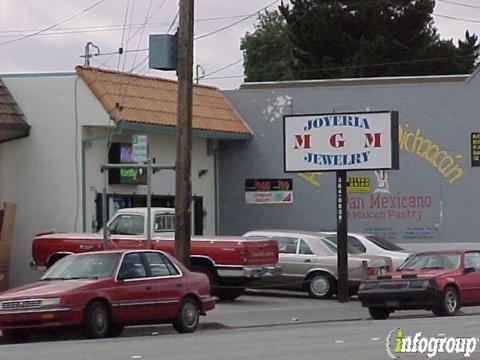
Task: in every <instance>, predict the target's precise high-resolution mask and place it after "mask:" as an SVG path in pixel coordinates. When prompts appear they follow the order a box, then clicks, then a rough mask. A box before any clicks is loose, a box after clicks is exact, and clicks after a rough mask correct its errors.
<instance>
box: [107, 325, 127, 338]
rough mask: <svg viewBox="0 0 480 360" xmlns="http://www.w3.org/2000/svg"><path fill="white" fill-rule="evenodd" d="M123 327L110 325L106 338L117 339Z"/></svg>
mask: <svg viewBox="0 0 480 360" xmlns="http://www.w3.org/2000/svg"><path fill="white" fill-rule="evenodd" d="M123 328H124V326H123V325H118V324H112V325H110V329H108V337H112V338H113V337H118V336H120V335H121V334H122V332H123Z"/></svg>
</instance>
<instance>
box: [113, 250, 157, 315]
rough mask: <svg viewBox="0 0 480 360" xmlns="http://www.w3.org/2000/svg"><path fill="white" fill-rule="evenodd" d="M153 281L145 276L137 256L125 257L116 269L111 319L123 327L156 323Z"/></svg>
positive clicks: (155, 282) (143, 265)
mask: <svg viewBox="0 0 480 360" xmlns="http://www.w3.org/2000/svg"><path fill="white" fill-rule="evenodd" d="M156 284H157V281H156V280H155V279H154V278H151V277H149V276H148V273H147V267H146V264H145V261H144V259H143V257H142V256H141V253H140V252H131V253H126V254H125V255H124V256H123V259H122V262H121V264H120V266H119V269H118V272H117V275H116V279H115V285H116V286H115V288H114V289H113V290H112V294H111V301H112V315H113V318H114V320H115V321H117V322H120V323H123V324H142V323H148V322H152V321H154V320H156V319H157V318H158V316H159V314H158V313H157V312H156V310H157V306H158V296H157V295H156V293H155V286H156Z"/></svg>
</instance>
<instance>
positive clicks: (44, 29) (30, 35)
mask: <svg viewBox="0 0 480 360" xmlns="http://www.w3.org/2000/svg"><path fill="white" fill-rule="evenodd" d="M105 1H106V0H100V1H97V2H96V3H94V4H92V5H90V6H89V7H87V8H85V9H83V10H81V11H80V12H78V13H76V14H74V15H72V16H69V17H68V18H66V19H64V20H62V21H60V22H58V23H56V24H53V25H50V26H47V27H46V28H43V29H40V30H38V31H35V32H33V33H30V34H27V35H24V36H20V37H18V38H15V39H12V40H7V41H4V42H1V43H0V45H6V44H11V43H14V42H17V41H21V40H25V39H28V38H31V37H33V36H36V35H39V34H41V33H43V32H45V31H48V30H51V29H53V28H56V27H57V26H60V25H62V24H65V23H66V22H68V21H70V20H73V19H75V18H77V17H79V16H80V15H82V14H85V13H86V12H88V11H90V10H91V9H93V8H95V7H97V6H98V5H100V4H102V3H104V2H105Z"/></svg>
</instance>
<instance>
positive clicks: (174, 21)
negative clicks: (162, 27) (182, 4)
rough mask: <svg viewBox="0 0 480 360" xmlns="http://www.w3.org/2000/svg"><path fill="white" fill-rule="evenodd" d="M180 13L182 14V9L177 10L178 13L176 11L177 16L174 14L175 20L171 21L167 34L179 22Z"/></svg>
mask: <svg viewBox="0 0 480 360" xmlns="http://www.w3.org/2000/svg"><path fill="white" fill-rule="evenodd" d="M178 15H180V9H178V10H177V13H176V14H175V16H174V18H173V20H172V23H171V24H170V26H169V27H168V30H167V34H168V33H170V30H172V28H173V26H174V25H175V23H176V22H177V19H178Z"/></svg>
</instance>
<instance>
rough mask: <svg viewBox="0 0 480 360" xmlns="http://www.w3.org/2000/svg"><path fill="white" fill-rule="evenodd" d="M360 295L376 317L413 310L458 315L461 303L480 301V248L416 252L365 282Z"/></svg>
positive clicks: (439, 314) (468, 303)
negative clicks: (387, 271) (400, 263)
mask: <svg viewBox="0 0 480 360" xmlns="http://www.w3.org/2000/svg"><path fill="white" fill-rule="evenodd" d="M358 297H359V299H360V301H361V302H362V305H363V306H364V307H368V310H369V312H370V315H371V317H372V318H373V319H386V318H388V317H389V315H390V313H392V312H394V311H395V310H411V309H425V310H431V311H432V312H433V313H434V315H436V316H448V315H450V316H451V315H455V314H456V313H457V312H458V310H459V309H460V307H461V306H475V305H479V304H480V250H442V251H429V252H422V253H418V254H415V255H413V256H411V257H410V258H408V259H407V260H406V261H405V262H404V263H403V264H402V265H401V266H400V267H399V268H398V269H397V270H396V271H394V272H391V273H388V274H386V275H383V276H377V277H376V278H375V279H372V280H368V281H364V282H362V283H361V284H360V288H359V291H358Z"/></svg>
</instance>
